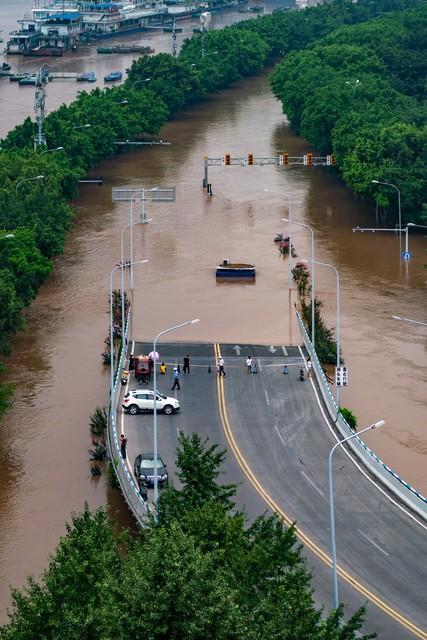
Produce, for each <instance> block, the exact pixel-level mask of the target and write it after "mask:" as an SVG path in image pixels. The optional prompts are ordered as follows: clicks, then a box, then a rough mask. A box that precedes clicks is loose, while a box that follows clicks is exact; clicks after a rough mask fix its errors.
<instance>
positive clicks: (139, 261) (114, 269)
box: [110, 260, 148, 410]
mask: <svg viewBox="0 0 427 640" xmlns="http://www.w3.org/2000/svg"><path fill="white" fill-rule="evenodd" d="M144 262H148V261H147V260H137V261H136V262H134V263H133V264H142V263H144ZM118 269H121V265H118V266H116V267H114V268H113V269H112V270H111V272H110V367H111V371H110V403H111V410H112V404H113V392H114V327H113V275H114V273H115V272H116V271H117V270H118ZM122 330H123V329H122Z"/></svg>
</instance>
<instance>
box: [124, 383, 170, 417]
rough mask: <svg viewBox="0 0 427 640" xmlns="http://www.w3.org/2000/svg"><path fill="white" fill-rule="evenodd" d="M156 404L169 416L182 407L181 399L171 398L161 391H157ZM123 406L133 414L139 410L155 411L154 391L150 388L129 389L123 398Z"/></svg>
mask: <svg viewBox="0 0 427 640" xmlns="http://www.w3.org/2000/svg"><path fill="white" fill-rule="evenodd" d="M156 406H157V411H162V412H163V413H166V415H168V416H170V415H171V413H174V412H175V411H179V409H180V404H179V400H177V399H176V398H170V397H168V396H165V395H163V393H159V392H157V398H156ZM122 407H123V409H124V410H125V411H128V412H129V413H130V414H132V415H133V416H134V415H136V414H137V413H138V412H139V411H154V391H150V390H149V389H135V391H129V392H128V393H126V394H125V396H124V398H123V402H122Z"/></svg>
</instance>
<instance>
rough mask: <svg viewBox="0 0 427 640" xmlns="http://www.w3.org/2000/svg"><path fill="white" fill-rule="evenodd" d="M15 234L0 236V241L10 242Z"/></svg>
mask: <svg viewBox="0 0 427 640" xmlns="http://www.w3.org/2000/svg"><path fill="white" fill-rule="evenodd" d="M14 237H15V234H14V233H6V234H5V235H4V236H0V240H10V239H11V238H14Z"/></svg>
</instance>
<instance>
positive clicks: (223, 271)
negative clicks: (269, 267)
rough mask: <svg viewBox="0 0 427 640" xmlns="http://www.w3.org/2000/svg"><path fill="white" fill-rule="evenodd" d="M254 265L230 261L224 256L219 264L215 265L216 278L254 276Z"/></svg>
mask: <svg viewBox="0 0 427 640" xmlns="http://www.w3.org/2000/svg"><path fill="white" fill-rule="evenodd" d="M255 275H256V272H255V265H253V264H246V263H244V262H230V261H229V260H228V258H224V260H223V261H222V263H221V264H219V265H217V268H216V277H217V278H252V279H253V278H255Z"/></svg>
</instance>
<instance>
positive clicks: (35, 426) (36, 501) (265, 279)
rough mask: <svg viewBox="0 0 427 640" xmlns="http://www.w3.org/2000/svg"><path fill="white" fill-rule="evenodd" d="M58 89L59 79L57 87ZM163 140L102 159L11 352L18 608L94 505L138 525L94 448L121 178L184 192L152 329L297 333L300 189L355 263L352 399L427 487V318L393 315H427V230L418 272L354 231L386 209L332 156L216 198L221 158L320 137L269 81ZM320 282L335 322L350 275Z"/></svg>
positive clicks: (383, 244) (253, 170)
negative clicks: (291, 247)
mask: <svg viewBox="0 0 427 640" xmlns="http://www.w3.org/2000/svg"><path fill="white" fill-rule="evenodd" d="M161 37H163V36H161ZM88 68H90V65H88ZM54 90H55V87H54V86H53V85H50V87H49V92H50V93H49V96H50V95H51V92H53V91H54ZM57 99H58V101H59V100H60V97H59V96H57ZM11 117H12V116H11ZM12 124H13V123H12ZM161 136H162V137H163V139H167V140H170V141H171V142H172V146H171V147H156V148H152V149H145V150H140V151H135V152H131V153H128V154H124V155H122V156H118V157H115V158H112V159H109V160H107V161H105V162H104V163H103V164H102V166H101V167H99V168H98V169H97V173H100V174H102V175H103V176H104V179H105V182H104V186H103V187H91V186H85V187H82V189H81V194H80V197H79V200H78V202H77V205H78V214H77V217H76V221H75V222H76V224H75V227H74V229H73V230H72V232H71V233H70V235H69V238H68V242H67V246H66V250H65V253H64V255H63V256H61V257H59V258H58V259H57V260H56V265H55V269H54V272H53V274H52V276H51V277H50V278H49V280H48V281H47V282H46V283H45V285H44V286H43V287H42V289H41V291H40V293H39V296H38V298H37V300H36V301H35V302H34V304H33V305H32V306H31V307H30V308H29V309H28V312H27V324H28V329H27V331H26V333H23V334H20V335H19V336H17V338H16V340H15V347H14V353H13V356H12V357H11V358H9V361H8V366H9V368H10V371H11V377H12V379H13V380H14V381H15V382H16V384H17V391H16V395H15V401H14V406H13V408H12V410H11V411H10V412H9V413H8V415H7V417H6V419H5V420H4V422H3V424H2V436H3V437H2V439H1V441H0V460H1V465H0V531H1V541H0V576H1V580H0V610H1V616H2V618H4V612H5V609H6V606H7V604H8V601H9V594H8V585H9V584H13V585H18V586H19V585H22V584H23V581H24V577H25V575H26V574H27V573H29V572H33V573H35V574H38V573H39V571H40V570H41V569H42V568H43V567H44V566H45V565H46V559H47V555H48V553H49V552H51V551H53V549H54V547H55V545H56V543H57V541H58V538H59V536H60V535H61V534H62V533H63V532H64V522H65V521H66V520H69V518H70V513H71V512H72V511H73V510H80V509H81V508H82V505H83V502H84V501H85V500H86V501H88V503H89V505H90V506H91V507H95V506H97V505H107V507H108V509H109V510H110V512H111V513H114V514H116V515H117V517H118V518H119V519H120V521H121V522H126V521H130V520H127V518H128V515H127V511H126V509H125V508H123V507H122V506H121V505H120V501H119V500H118V499H117V496H116V495H114V494H113V493H112V492H111V491H110V490H108V489H107V487H106V483H105V481H104V479H103V478H101V479H97V480H94V479H92V477H91V475H90V471H89V463H88V455H87V449H88V447H89V446H90V439H89V434H88V417H89V414H90V413H92V412H93V410H94V408H95V407H96V406H97V405H103V404H105V401H106V398H107V393H108V371H107V370H105V369H104V368H103V366H102V364H101V359H100V357H99V354H100V353H101V351H102V349H103V340H104V337H105V336H106V334H107V332H108V315H107V310H108V309H107V306H108V303H107V300H108V275H109V272H110V270H111V269H112V268H113V267H114V265H115V264H117V262H118V260H119V252H120V229H121V228H122V227H123V226H124V225H126V224H127V223H128V221H129V206H128V205H126V204H120V205H112V204H111V189H112V187H114V186H122V185H133V186H137V185H138V186H146V187H154V186H176V188H177V200H176V203H169V204H149V205H148V206H147V209H148V211H147V213H148V215H149V217H151V218H153V222H152V223H150V224H149V225H146V226H144V227H142V226H141V227H136V230H135V259H142V258H148V259H149V263H148V264H146V265H143V266H137V267H136V268H135V288H136V289H135V331H134V333H135V336H136V337H137V338H141V339H151V338H152V337H153V336H154V335H155V334H156V333H157V332H158V331H160V330H162V329H163V328H165V327H168V326H171V325H173V324H175V323H179V322H182V321H185V320H188V319H191V318H193V317H199V318H200V319H201V322H200V323H199V324H198V325H195V326H194V327H191V328H190V329H188V328H187V329H186V330H185V332H184V331H182V332H181V333H176V334H175V335H174V338H176V339H182V340H186V339H189V340H209V341H212V342H213V341H227V342H229V341H232V342H235V343H236V344H239V343H245V342H256V343H267V344H272V345H281V344H288V343H289V342H294V343H296V342H297V341H298V333H297V328H296V325H295V321H294V319H293V317H292V315H290V314H289V306H288V289H287V283H288V278H287V264H286V262H284V261H283V259H282V258H281V257H280V256H279V255H278V252H277V248H276V247H275V245H274V243H273V237H274V235H275V234H276V233H277V232H280V231H282V232H284V231H286V227H285V225H284V224H283V223H282V222H281V217H282V216H286V214H287V204H286V202H285V201H286V199H287V198H290V199H291V200H292V203H293V216H294V218H295V219H299V220H301V221H304V222H305V223H307V224H309V225H311V226H312V227H313V229H314V233H315V244H316V259H317V260H319V261H321V262H326V263H331V264H333V265H335V266H336V267H337V268H338V269H339V272H340V276H341V296H342V301H341V330H342V348H343V353H344V357H345V359H346V363H347V365H348V366H349V369H350V385H349V387H348V388H347V389H344V390H343V393H342V403H341V404H342V405H344V406H347V407H349V408H351V409H352V410H353V411H354V412H355V414H356V415H357V417H358V418H359V424H360V425H361V426H364V425H367V424H369V423H371V422H374V421H376V420H379V419H380V418H383V419H385V420H386V421H387V424H386V426H385V427H383V429H382V430H380V431H378V432H376V433H373V434H372V435H371V437H370V438H369V444H370V445H371V446H372V447H373V448H374V450H375V451H376V452H377V453H378V454H379V455H380V456H381V457H382V458H383V459H384V460H385V461H386V462H387V463H388V464H389V465H390V466H391V467H392V468H394V469H395V470H396V471H397V472H398V473H400V474H401V475H402V476H403V477H405V479H406V480H408V481H409V482H411V483H413V484H414V485H415V486H416V487H417V488H418V489H420V490H421V491H423V492H424V493H425V491H426V488H427V487H426V478H425V454H426V452H427V438H426V435H425V425H426V410H425V377H424V376H425V364H426V355H425V336H426V333H425V327H422V326H420V325H414V324H408V323H405V322H401V321H396V320H394V319H392V316H393V315H396V314H399V315H402V316H406V317H408V318H413V319H417V320H425V319H426V307H425V291H424V287H425V270H424V268H423V264H424V262H425V247H426V244H425V240H424V238H423V236H413V235H411V236H410V249H411V251H412V252H413V254H414V258H413V260H412V261H411V262H410V264H409V265H407V268H405V266H403V267H401V266H400V263H399V259H398V240H397V238H395V237H394V234H382V235H380V234H363V235H362V234H353V233H352V227H354V226H356V225H359V226H371V225H372V223H373V222H374V220H375V218H374V217H373V211H372V209H371V207H368V206H365V205H364V204H363V203H360V202H359V201H357V200H356V199H355V198H354V197H353V196H352V194H351V193H350V191H349V190H348V189H346V188H345V186H344V185H343V184H342V183H341V182H340V181H339V179H338V178H337V177H336V175H335V174H334V173H333V171H332V170H330V169H327V168H303V167H298V168H290V167H288V168H278V167H274V168H273V167H246V168H241V167H232V168H225V167H224V168H222V167H218V168H212V169H211V171H210V181H211V182H212V184H213V193H214V195H213V197H212V198H211V197H209V196H206V194H205V193H204V192H203V190H202V189H201V180H202V173H203V172H202V158H203V156H204V154H206V153H207V154H209V156H211V157H219V156H222V155H223V154H224V153H225V152H231V153H232V154H233V155H244V154H245V153H248V152H253V153H254V154H255V156H258V157H259V156H275V155H277V154H278V153H279V152H280V151H283V150H287V151H288V152H289V154H290V155H301V154H302V153H303V152H304V151H306V150H308V149H309V146H308V144H307V143H306V142H305V141H304V140H302V139H301V138H298V137H296V136H295V135H294V134H293V133H292V131H290V129H289V127H288V125H287V123H286V120H285V118H284V116H283V114H282V113H281V109H280V105H279V103H277V102H276V101H275V99H274V98H273V97H272V95H271V93H270V91H269V88H268V83H267V81H266V78H265V77H264V76H263V77H259V78H254V79H251V80H249V81H247V82H245V83H242V84H241V85H238V86H236V87H234V88H232V89H229V90H226V91H224V92H221V93H219V94H218V95H216V96H214V97H213V98H211V99H210V100H208V101H206V102H205V103H203V104H201V105H198V106H196V107H194V108H192V109H191V110H189V111H187V112H186V113H184V114H182V115H180V116H179V117H177V118H176V119H175V120H174V121H173V122H171V123H170V124H169V125H167V126H166V127H165V128H164V129H163V130H162V132H161ZM379 177H380V176H379ZM294 244H295V246H296V250H297V253H298V256H299V257H302V258H309V257H310V254H309V246H310V244H309V237H308V234H306V233H305V232H300V231H296V230H295V240H294ZM223 257H229V258H231V259H234V260H238V261H247V262H253V263H255V264H256V266H257V280H256V284H255V285H253V286H251V285H245V284H243V285H237V286H236V285H234V284H227V283H225V284H222V283H221V284H218V283H216V282H215V279H214V266H215V264H216V263H217V262H218V261H219V260H220V259H222V258H223ZM317 285H318V288H317V291H318V295H319V297H320V298H321V299H322V300H324V302H325V307H324V315H325V318H326V320H327V322H328V324H330V325H331V326H335V279H334V275H333V273H332V272H330V271H329V270H326V269H323V268H320V267H319V268H318V269H317ZM116 286H117V287H118V286H119V283H118V282H117V283H116ZM290 319H291V320H290Z"/></svg>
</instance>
